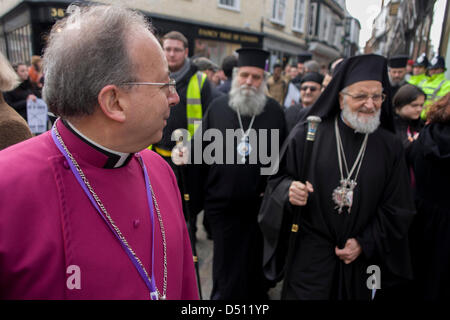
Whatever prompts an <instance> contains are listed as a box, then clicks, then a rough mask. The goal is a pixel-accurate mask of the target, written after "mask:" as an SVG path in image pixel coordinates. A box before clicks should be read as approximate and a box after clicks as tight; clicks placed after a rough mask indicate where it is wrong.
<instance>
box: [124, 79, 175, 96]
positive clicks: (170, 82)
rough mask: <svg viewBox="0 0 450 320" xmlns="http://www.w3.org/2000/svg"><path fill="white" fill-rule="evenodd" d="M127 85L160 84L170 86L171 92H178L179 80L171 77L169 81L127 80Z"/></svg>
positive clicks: (163, 86)
mask: <svg viewBox="0 0 450 320" xmlns="http://www.w3.org/2000/svg"><path fill="white" fill-rule="evenodd" d="M123 85H125V86H134V85H137V86H139V85H147V86H160V87H161V88H165V87H169V92H170V93H171V94H174V93H177V82H176V81H175V79H169V82H125V83H123Z"/></svg>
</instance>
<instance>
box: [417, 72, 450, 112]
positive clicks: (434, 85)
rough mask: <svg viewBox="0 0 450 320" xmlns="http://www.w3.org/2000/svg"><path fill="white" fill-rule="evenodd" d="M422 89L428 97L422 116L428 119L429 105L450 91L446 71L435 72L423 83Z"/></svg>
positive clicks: (449, 82) (449, 81)
mask: <svg viewBox="0 0 450 320" xmlns="http://www.w3.org/2000/svg"><path fill="white" fill-rule="evenodd" d="M421 89H422V90H423V92H425V94H426V95H427V99H426V100H425V103H424V108H423V110H422V113H421V114H420V117H421V118H422V119H423V120H426V118H427V111H428V107H429V106H430V105H432V104H433V103H435V102H436V101H437V100H439V99H440V98H442V97H443V96H445V95H446V94H447V93H448V92H450V80H447V79H446V78H445V74H444V73H438V74H434V75H432V76H431V77H430V78H429V79H428V81H426V82H425V83H424V84H422V86H421Z"/></svg>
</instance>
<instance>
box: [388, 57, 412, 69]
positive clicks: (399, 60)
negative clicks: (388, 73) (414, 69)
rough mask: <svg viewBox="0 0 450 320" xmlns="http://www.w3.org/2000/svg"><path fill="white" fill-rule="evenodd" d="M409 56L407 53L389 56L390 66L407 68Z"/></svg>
mask: <svg viewBox="0 0 450 320" xmlns="http://www.w3.org/2000/svg"><path fill="white" fill-rule="evenodd" d="M408 59H409V57H408V56H406V55H400V56H395V57H392V58H389V61H388V66H389V67H391V68H406V64H407V63H408Z"/></svg>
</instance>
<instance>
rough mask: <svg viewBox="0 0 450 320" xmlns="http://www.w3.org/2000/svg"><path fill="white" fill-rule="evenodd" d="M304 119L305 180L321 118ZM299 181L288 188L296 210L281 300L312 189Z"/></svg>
mask: <svg viewBox="0 0 450 320" xmlns="http://www.w3.org/2000/svg"><path fill="white" fill-rule="evenodd" d="M306 121H308V132H307V135H306V141H305V148H304V150H303V162H302V166H301V168H300V176H299V180H300V181H305V180H306V178H307V177H306V175H307V173H308V169H309V163H310V161H311V152H312V145H313V143H314V140H315V139H316V132H317V128H318V126H319V123H320V122H321V121H322V120H321V119H320V117H317V116H309V117H308V118H307V119H306ZM300 181H293V182H292V184H291V186H290V188H289V201H290V202H291V203H292V204H293V205H296V206H298V207H297V210H294V216H293V223H292V228H291V234H290V237H289V247H288V253H287V257H286V263H285V269H286V270H285V274H284V283H283V289H282V292H281V299H283V300H285V299H286V294H287V283H288V281H289V279H290V274H291V269H292V261H293V257H294V252H295V243H296V239H297V231H298V224H299V220H300V212H301V209H302V206H305V205H306V203H307V200H308V193H309V192H313V191H314V189H313V186H312V185H311V184H310V183H309V182H306V184H304V183H302V182H300Z"/></svg>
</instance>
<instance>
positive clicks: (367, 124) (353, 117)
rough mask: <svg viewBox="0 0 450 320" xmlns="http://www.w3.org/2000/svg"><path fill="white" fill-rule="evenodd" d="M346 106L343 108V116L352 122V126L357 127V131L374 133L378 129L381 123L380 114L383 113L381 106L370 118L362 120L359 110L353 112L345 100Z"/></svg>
mask: <svg viewBox="0 0 450 320" xmlns="http://www.w3.org/2000/svg"><path fill="white" fill-rule="evenodd" d="M343 105H344V108H343V110H342V116H343V117H344V119H345V120H347V122H348V123H349V124H350V126H351V127H352V128H353V129H355V131H356V132H360V133H372V132H374V131H375V130H377V128H378V126H379V125H380V114H381V108H380V109H378V110H377V111H376V112H375V113H374V114H373V116H371V117H370V118H367V121H364V120H361V119H360V117H358V113H357V112H353V111H352V110H350V107H349V106H348V104H347V103H346V102H345V100H344V103H343Z"/></svg>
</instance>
